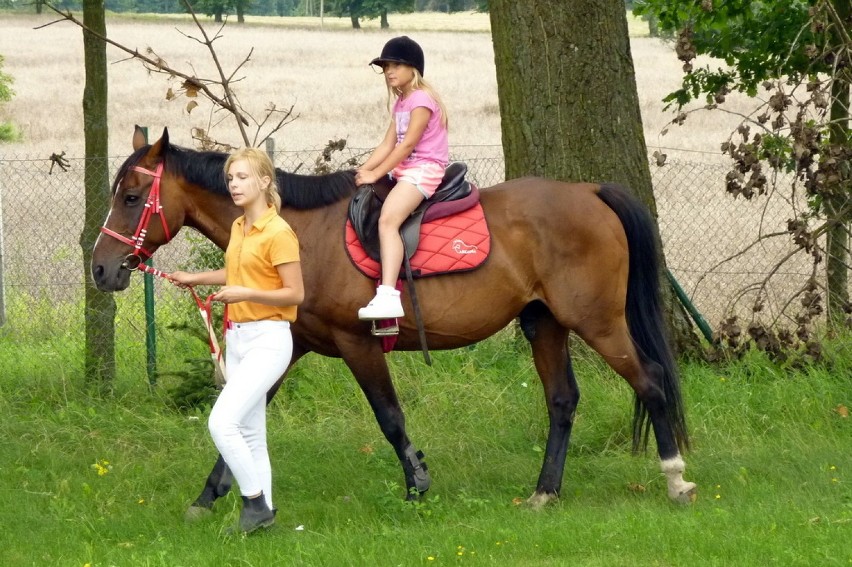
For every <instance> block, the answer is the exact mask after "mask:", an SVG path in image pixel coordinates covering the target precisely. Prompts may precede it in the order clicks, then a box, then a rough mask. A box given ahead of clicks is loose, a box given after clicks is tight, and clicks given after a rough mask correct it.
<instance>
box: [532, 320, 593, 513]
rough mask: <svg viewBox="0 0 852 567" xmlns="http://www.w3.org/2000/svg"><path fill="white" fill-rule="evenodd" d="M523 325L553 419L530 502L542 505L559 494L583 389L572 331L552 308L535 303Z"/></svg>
mask: <svg viewBox="0 0 852 567" xmlns="http://www.w3.org/2000/svg"><path fill="white" fill-rule="evenodd" d="M521 327H522V329H523V331H524V334H525V335H526V337H527V339H528V340H529V341H530V345H531V346H532V352H533V359H534V361H535V367H536V370H537V371H538V375H539V377H540V378H541V383H542V385H543V386H544V396H545V400H546V402H547V414H548V417H549V420H550V427H549V432H548V435H547V445H546V447H545V450H544V461H543V463H542V466H541V473H540V474H539V477H538V483H537V484H536V489H535V492H534V493H533V495H532V496H531V497H530V498H529V500H528V501H527V502H528V503H529V504H530V505H531V506H533V507H535V508H539V507H541V506H544V505H545V504H547V503H548V502H550V501H552V500H555V499H556V498H558V496H559V491H560V489H561V487H562V475H563V472H564V469H565V457H566V454H567V451H568V442H569V441H570V438H571V428H572V427H573V425H574V413H575V411H576V409H577V403H578V402H579V401H580V390H579V388H578V386H577V380H576V379H575V377H574V370H573V368H572V367H571V357H570V354H569V353H568V347H567V343H566V339H567V335H568V332H567V330H566V329H565V328H564V327H562V326H561V325H560V324H559V323H558V322H557V321H556V320H555V319H554V318H553V315H552V314H551V313H550V311H549V310H547V308H545V307H544V306H543V305H541V304H531V305H530V306H528V307H527V308H526V309H524V311H523V313H521Z"/></svg>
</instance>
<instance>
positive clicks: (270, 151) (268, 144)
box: [266, 138, 275, 165]
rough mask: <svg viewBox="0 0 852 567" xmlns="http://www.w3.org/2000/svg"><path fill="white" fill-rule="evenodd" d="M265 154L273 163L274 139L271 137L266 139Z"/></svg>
mask: <svg viewBox="0 0 852 567" xmlns="http://www.w3.org/2000/svg"><path fill="white" fill-rule="evenodd" d="M266 155H268V156H269V161H271V162H272V164H273V165H275V140H273V139H272V138H267V139H266Z"/></svg>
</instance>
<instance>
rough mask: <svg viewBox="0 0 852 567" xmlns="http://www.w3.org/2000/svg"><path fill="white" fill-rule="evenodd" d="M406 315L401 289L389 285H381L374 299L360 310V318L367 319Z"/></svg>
mask: <svg viewBox="0 0 852 567" xmlns="http://www.w3.org/2000/svg"><path fill="white" fill-rule="evenodd" d="M404 315H405V313H403V311H402V301H401V300H400V298H399V291H397V290H396V289H394V288H392V287H390V286H388V285H380V286H379V287H378V289H377V290H376V296H375V297H374V298H373V299H372V301H370V303H368V304H367V306H366V307H362V308H361V309H359V310H358V318H359V319H363V320H366V321H372V320H376V319H394V318H396V317H402V316H404Z"/></svg>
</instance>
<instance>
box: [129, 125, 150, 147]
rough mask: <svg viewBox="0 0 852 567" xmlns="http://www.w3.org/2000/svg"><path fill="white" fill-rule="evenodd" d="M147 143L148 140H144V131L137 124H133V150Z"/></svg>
mask: <svg viewBox="0 0 852 567" xmlns="http://www.w3.org/2000/svg"><path fill="white" fill-rule="evenodd" d="M147 143H148V140H147V139H145V130H143V129H142V127H141V126H139V125H138V124H134V126H133V149H134V150H138V149H139V148H141V147H142V146H144V145H145V144H147Z"/></svg>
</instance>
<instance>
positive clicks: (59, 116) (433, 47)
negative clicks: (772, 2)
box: [0, 13, 808, 324]
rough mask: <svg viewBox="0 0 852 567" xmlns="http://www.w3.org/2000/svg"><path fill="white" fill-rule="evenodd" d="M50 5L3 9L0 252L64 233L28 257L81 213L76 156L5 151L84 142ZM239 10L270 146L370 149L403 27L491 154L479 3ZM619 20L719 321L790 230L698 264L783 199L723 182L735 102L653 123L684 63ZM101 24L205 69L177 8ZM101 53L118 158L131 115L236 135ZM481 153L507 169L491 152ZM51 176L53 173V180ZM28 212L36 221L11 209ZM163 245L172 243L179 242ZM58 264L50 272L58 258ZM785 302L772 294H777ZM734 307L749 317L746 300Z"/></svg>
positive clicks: (796, 277) (133, 65) (233, 37)
mask: <svg viewBox="0 0 852 567" xmlns="http://www.w3.org/2000/svg"><path fill="white" fill-rule="evenodd" d="M56 19H57V18H56V17H55V16H52V15H48V14H44V15H42V16H35V15H29V16H20V15H8V14H4V15H0V54H2V55H3V56H4V57H5V59H6V61H5V67H4V71H5V72H6V73H8V74H11V75H12V76H13V77H14V78H15V84H14V90H15V92H16V96H15V97H14V99H13V100H12V101H11V102H10V103H7V104H5V105H3V106H2V107H0V121H13V122H14V123H15V124H17V125H18V126H19V127H20V128H21V129H22V130H23V139H22V140H21V141H20V142H17V143H13V144H4V145H0V164H2V163H3V160H7V161H6V166H5V171H4V172H3V176H4V177H5V178H6V179H5V184H6V185H7V186H6V187H2V185H3V184H4V182H3V181H0V188H2V189H3V193H2V198H3V206H4V208H5V212H4V216H5V217H6V227H7V233H6V236H5V238H6V250H16V252H13V253H12V254H11V255H9V254H7V260H6V261H7V263H11V262H14V261H15V259H16V254H20V253H21V252H18V251H17V250H18V248H16V246H18V245H20V246H21V247H22V248H21V250H23V247H24V246H28V245H31V243H39V246H42V245H43V243H45V242H53V241H55V240H56V239H55V234H57V232H60V233H63V234H65V235H67V236H68V238H63V239H62V241H61V242H57V243H56V244H55V245H54V244H51V247H50V249H49V250H48V249H45V250H44V251H43V252H44V253H43V259H42V260H39V266H43V265H45V264H47V263H51V264H52V263H54V262H56V261H57V260H60V261H61V260H63V259H69V258H72V259H73V258H75V257H76V256H77V255H78V254H79V249H78V246H77V242H76V235H77V234H79V228H77V226H76V225H75V226H73V227H70V228H69V227H68V226H67V224H65V225H64V226H63V225H62V223H67V222H68V219H69V218H71V219H77V220H78V221H79V222H81V221H82V214H83V211H82V201H83V200H82V197H81V195H82V176H81V171H82V161H77V162H74V161H73V160H72V171H70V172H68V173H66V174H65V175H64V176H62V178H61V179H59V178H58V177H59V176H57V175H52V176H51V175H50V174H49V173H47V170H48V167H49V163H45V164H44V166H43V167H40V168H39V171H37V172H36V173H33V172H32V169H33V166H32V165H31V162H27V163H28V164H29V165H26V166H25V165H24V162H21V165H20V167H19V169H20V171H18V170H17V169H16V167H17V166H16V164H15V163H14V160H17V159H34V158H40V159H46V158H47V157H48V156H50V154H52V153H60V152H63V151H64V152H65V153H66V156H69V157H71V158H81V157H82V156H83V153H84V152H83V148H84V144H83V126H82V97H83V82H84V71H83V45H82V32H81V30H80V28H78V27H77V26H75V25H73V24H71V23H69V22H59V23H55V24H53V25H49V26H47V27H42V28H41V29H36V28H38V27H39V26H44V25H45V24H48V23H50V22H53V21H55V20H56ZM248 20H249V21H248V23H247V24H245V25H236V24H229V25H227V26H226V27H225V28H224V29H222V30H221V33H220V36H221V37H220V38H219V39H218V40H217V41H216V43H215V46H216V50H217V53H218V56H219V58H220V60H221V62H222V65H223V67H224V69H225V71H226V72H227V73H231V72H233V70H234V69H235V67H236V66H237V65H239V64H240V63H241V62H242V61H243V59H244V58H245V57H246V56H247V55H248V54H249V52H251V59H250V61H249V62H248V63H247V64H246V65H245V66H244V67H243V68H242V69H241V70H240V71H239V73H238V76H240V77H242V79H241V80H240V81H239V82H238V83H237V84H236V87H235V88H236V92H237V95H238V97H239V98H240V100H241V102H242V104H243V106H244V107H245V108H246V109H247V110H248V111H249V112H250V113H251V114H252V115H253V116H254V117H256V118H260V117H261V116H262V115H263V111H264V109H265V108H266V106H267V105H269V104H270V103H273V104H275V105H276V106H277V108H279V109H284V108H289V107H290V106H292V107H293V112H294V114H295V115H297V116H298V117H297V119H296V120H295V121H294V122H292V123H291V124H289V125H287V126H286V127H285V128H284V129H283V130H281V131H280V132H278V133H277V134H276V135H275V136H274V139H275V143H276V149H277V150H288V151H298V150H306V149H318V148H322V147H323V146H325V145H326V143H327V142H328V141H329V140H331V139H339V138H344V139H346V140H347V142H348V145H349V147H350V148H363V149H369V148H371V147H372V146H373V145H375V144H376V143H378V141H379V140H380V138H381V136H382V134H383V133H384V130H385V125H386V124H387V120H388V115H387V107H386V91H385V88H384V84H383V81H382V79H381V77H380V75H377V74H376V73H375V72H374V71H373V70H371V68H370V67H369V66H368V64H367V63H368V61H370V59H372V58H373V57H374V56H376V55H378V54H379V52H380V51H381V48H382V45H383V44H384V43H385V41H386V40H387V39H389V38H390V37H392V36H395V35H400V34H403V33H405V34H409V35H411V36H412V37H414V38H415V39H416V40H417V41H418V42H420V43H421V45H422V46H423V48H424V51H425V54H426V76H427V78H428V79H429V80H430V82H432V83H433V84H434V85H435V87H436V88H437V89H438V90H439V91H440V93H441V94H442V96H443V98H444V101H445V103H446V104H447V107H448V110H449V115H450V143H451V146H453V147H454V148H461V147H464V148H466V150H465V151H462V152H459V154H460V155H462V156H465V158H466V157H467V156H471V155H478V156H484V155H486V154H488V155H495V156H498V157H499V156H500V155H502V151H501V149H500V142H501V139H500V137H501V136H500V117H499V111H498V101H497V86H496V78H495V69H494V58H493V49H492V44H491V36H490V33H489V31H490V26H489V21H488V16H487V15H485V14H475V13H464V14H454V15H446V14H434V13H426V14H422V13H421V14H410V15H391V16H390V24H391V29H390V30H380V29H379V28H378V22H376V21H368V22H365V23H364V28H363V29H361V30H353V29H351V28H350V27H349V22H348V20H346V19H339V18H324V19H323V21H322V22H320V20H319V18H257V17H250V18H248ZM206 26H207V27H206V30H207V31H208V33H211V34H212V33H214V32H216V31H217V30H218V29H219V28H218V26H214V25H213V24H212V22H209V23H208V24H206ZM630 30H631V49H632V54H633V59H634V64H635V68H636V81H637V87H638V91H639V98H640V104H641V111H642V117H643V123H644V127H645V136H646V142H647V145H648V148H649V151H654V150H655V149H662V150H663V151H665V153H667V154H668V155H669V156H670V162H671V165H667V166H666V167H665V168H662V169H656V168H654V170H652V174H653V176H654V184H655V193H656V195H657V205H658V211H659V215H660V226H661V231H662V233H663V240H664V244H665V247H666V257H667V260H668V262H669V266H670V267H671V269H672V271H673V272H674V273H675V274H676V276H677V278H678V279H679V280H680V281H681V283H682V284H683V286H684V288H685V289H686V291H687V293H688V294H690V295H691V296H692V298H693V300H694V301H695V303H696V305H698V307H699V309H700V310H701V311H702V312H703V313H704V314H705V316H706V317H707V319H708V320H709V321H711V322H712V323H713V324H715V323H717V322H718V321H719V320H720V319H721V317H722V314H723V311H722V310H723V308H724V307H725V305H726V304H727V302H728V301H729V300H730V298H731V297H732V296H733V294H734V293H735V292H736V290H738V289H741V288H742V287H744V286H745V285H747V284H749V283H752V282H754V281H758V280H760V279H761V278H762V277H763V274H765V273H766V272H767V270H768V269H769V267H770V266H771V265H772V264H773V262H774V261H775V259H777V258H779V257H781V256H783V255H784V254H785V253H786V251H787V250H788V248H789V243H788V242H787V240H786V239H779V240H778V242H776V243H772V244H767V245H764V246H760V247H757V248H755V249H754V250H752V252H751V253H749V254H748V255H745V256H743V257H742V258H739V259H738V261H737V262H736V263H734V264H728V265H725V266H722V267H721V268H720V269H717V270H715V273H713V274H711V275H710V276H707V277H704V276H705V274H706V272H707V271H708V270H710V269H711V268H714V266H715V265H716V264H717V263H718V262H719V261H720V260H722V259H724V258H726V257H728V256H730V255H733V254H735V253H736V252H737V251H738V250H740V249H742V248H743V247H744V246H745V245H747V244H748V243H750V242H751V241H753V240H754V238H755V237H756V235H757V234H758V233H759V232H764V233H765V232H773V231H779V230H781V231H783V230H784V226H785V222H786V219H787V218H789V215H790V212H789V205H788V204H786V203H785V202H784V201H783V200H782V199H775V200H774V201H771V202H769V203H768V204H767V202H766V201H760V202H755V203H746V202H744V201H743V200H738V201H734V200H732V199H730V198H728V197H726V196H725V194H724V178H723V177H724V172H725V170H724V165H720V164H725V161H724V159H722V157H721V155H720V152H719V144H720V142H721V141H723V140H724V139H725V138H726V137H727V136H728V135H729V134H730V132H731V131H732V129H733V128H735V126H736V124H737V122H738V119H737V118H736V117H735V116H734V115H723V114H720V113H712V114H711V113H707V112H698V113H695V114H693V115H691V116H690V118H689V120H687V122H686V124H685V125H683V126H673V127H672V128H671V129H670V131H669V133H668V134H667V135H666V136H662V135H661V134H660V132H661V131H662V130H663V129H664V128H665V127H666V126H667V125H668V124H669V122H670V121H671V119H672V117H673V115H672V114H671V112H664V111H663V109H662V106H663V105H662V103H661V99H662V98H663V97H664V96H665V95H666V94H667V93H669V92H670V91H672V90H674V89H675V88H677V87H678V85H679V84H680V77H681V70H680V64H679V62H678V61H677V59H676V57H675V55H674V53H673V51H672V49H671V48H670V46H668V45H666V44H665V43H663V42H661V41H660V40H658V39H654V38H650V37H648V36H647V28H646V27H645V26H644V25H643V23H642V22H641V21H638V20H631V21H630ZM107 33H108V35H109V37H110V38H111V39H112V40H114V41H116V42H118V43H120V44H123V45H124V46H126V47H128V48H131V49H137V50H139V51H140V52H145V51H146V50H147V49H148V48H149V47H151V48H153V49H154V50H155V51H156V53H157V54H158V55H159V56H160V57H162V58H163V59H165V60H166V61H167V62H168V63H169V64H170V65H171V66H172V67H174V68H176V69H179V70H182V71H184V72H187V73H189V72H190V70H191V69H194V72H195V73H196V74H197V76H199V77H207V78H209V77H214V76H215V70H214V68H213V66H212V64H211V60H210V57H209V54H208V53H207V51H206V49H205V47H204V46H203V45H201V44H200V43H198V42H197V41H195V40H193V39H191V38H189V37H187V36H192V37H198V36H199V32H198V30H197V29H196V28H195V27H194V24H193V23H192V22H191V20H189V19H188V17H181V16H172V17H161V16H149V15H144V16H137V17H134V18H130V17H122V16H111V17H109V18H108V21H107ZM108 61H109V141H110V153H111V155H113V156H115V160H114V161H116V162H120V161H121V160H122V159H123V157H124V156H126V155H128V154H129V153H130V150H131V147H130V141H131V135H132V133H133V125H134V124H140V125H145V126H148V127H150V133H151V136H152V137H156V136H158V135H159V133H160V132H161V131H162V128H163V127H164V126H167V127H168V128H169V132H170V135H171V140H172V141H173V142H174V143H177V144H180V145H184V146H195V143H194V141H193V140H192V138H191V130H192V128H193V127H200V128H204V129H211V127H212V133H213V135H214V137H215V138H216V139H218V140H220V141H222V142H228V143H231V144H234V145H240V144H241V141H240V137H239V135H238V133H237V130H236V128H235V126H234V124H233V120H232V119H231V118H230V117H229V116H226V115H224V114H223V113H218V114H216V113H214V114H211V112H210V108H211V105H210V104H209V103H206V102H203V101H202V102H201V104H200V106H199V107H198V108H196V109H195V110H193V111H192V112H191V113H187V112H186V110H185V106H186V102H187V100H186V99H185V98H178V99H177V100H173V101H168V100H166V92H167V90H168V89H169V88H170V87H172V88H175V89H176V88H177V87H178V84H177V83H176V82H174V81H171V82H170V81H169V80H168V78H167V77H165V76H163V75H159V74H152V73H149V72H148V71H146V70H145V69H144V68H143V67H142V66H141V65H140V64H139V63H138V62H136V61H132V60H128V57H127V55H126V54H124V53H123V52H121V51H120V50H118V49H116V48H114V47H110V48H109V49H108ZM700 63H701V64H704V63H706V61H705V62H700ZM753 105H754V102H753V101H749V100H745V99H742V98H740V99H737V98H736V97H733V96H731V97H729V101H728V103H727V105H726V106H727V107H728V108H729V110H732V111H735V112H739V113H746V114H747V113H748V112H750V107H751V106H753ZM471 146H475V147H473V148H471ZM675 160H680V164H679V165H678V164H677V163H676V161H675ZM492 161H493V162H494V163H493V167H494V168H495V169H499V170H500V171H499V173H498V175H502V165H501V164H500V163H499V161H498V160H492ZM281 165H283V163H282V164H281ZM25 167H26V168H27V169H26V170H24V168H25ZM285 167H286V165H285ZM10 172H11V176H10ZM16 175H17V177H16ZM59 183H64V185H62V186H61V188H58V187H60V186H59V185H57V184H59ZM14 187H45V188H47V189H48V190H50V191H53V192H54V194H60V191H61V192H62V193H61V196H62V197H63V198H64V200H65V203H64V204H63V205H64V207H65V209H64V210H63V211H61V213H59V214H58V215H57V217H56V218H55V219H47V218H44V217H45V214H46V213H45V212H44V211H43V210H42V209H41V207H40V206H39V204H38V203H37V202H34V201H33V200H32V196H31V195H29V194H28V193H27V192H23V193H22V192H18V191H12V190H11V189H13V188H14ZM65 191H67V192H68V193H65ZM66 195H69V196H72V197H71V198H70V199H69V198H66V197H65V196H66ZM764 207H765V208H764ZM50 214H52V213H50ZM23 218H27V219H31V218H42V219H43V220H42V221H41V222H38V223H30V222H20V219H23ZM167 248H170V249H171V250H175V247H174V245H173V246H171V247H167ZM177 250H178V251H177V252H174V254H175V255H174V256H172V255H171V254H167V253H165V252H166V251H165V250H164V253H163V254H158V261H159V262H161V264H160V265H161V266H162V267H164V268H165V269H168V268H169V267H170V264H172V263H173V262H174V261H175V260H172V259H171V258H176V257H177V258H181V257H183V256H184V254H183V253H182V252H181V251H180V250H179V249H177ZM21 261H26V258H21ZM56 270H57V272H58V271H59V270H61V267H59V265H58V264H57V268H56ZM25 271H29V272H32V273H36V274H39V275H38V276H32V275H29V274H28V275H27V278H32V277H36V279H37V280H38V282H37V283H36V285H40V284H41V283H43V282H45V281H47V282H50V281H55V282H60V281H65V280H67V276H63V275H59V274H57V275H51V274H49V273H47V272H45V271H44V270H43V269H42V268H40V269H38V270H32V269H31V268H27V269H26V270H25ZM807 272H808V267H807V264H806V262H796V263H795V265H794V266H791V267H789V273H788V271H787V268H785V271H784V272H783V273H782V275H781V279H783V283H784V288H783V289H782V290H781V291H780V292H777V295H778V297H779V298H783V296H784V293H786V292H787V291H789V290H790V289H793V288H795V287H798V286H799V285H801V281H802V280H803V279H804V277H805V276H804V275H803V274H807ZM14 277H15V274H14V272H13V273H11V274H7V279H6V281H7V282H12V281H13V279H12V278H14ZM29 281H31V280H30V279H28V280H27V282H29ZM24 285H33V284H31V283H26V284H24ZM52 285H53V284H52ZM55 285H63V284H59V283H57V284H55ZM74 285H79V284H74ZM774 293H775V292H774ZM782 301H783V299H778V301H777V303H776V305H780V304H781V302H782ZM771 303H772V302H771ZM771 308H772V305H770V309H771ZM740 313H742V314H745V315H748V314H749V310H748V308H747V306H744V307H743V308H742V309H741V310H740Z"/></svg>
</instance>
